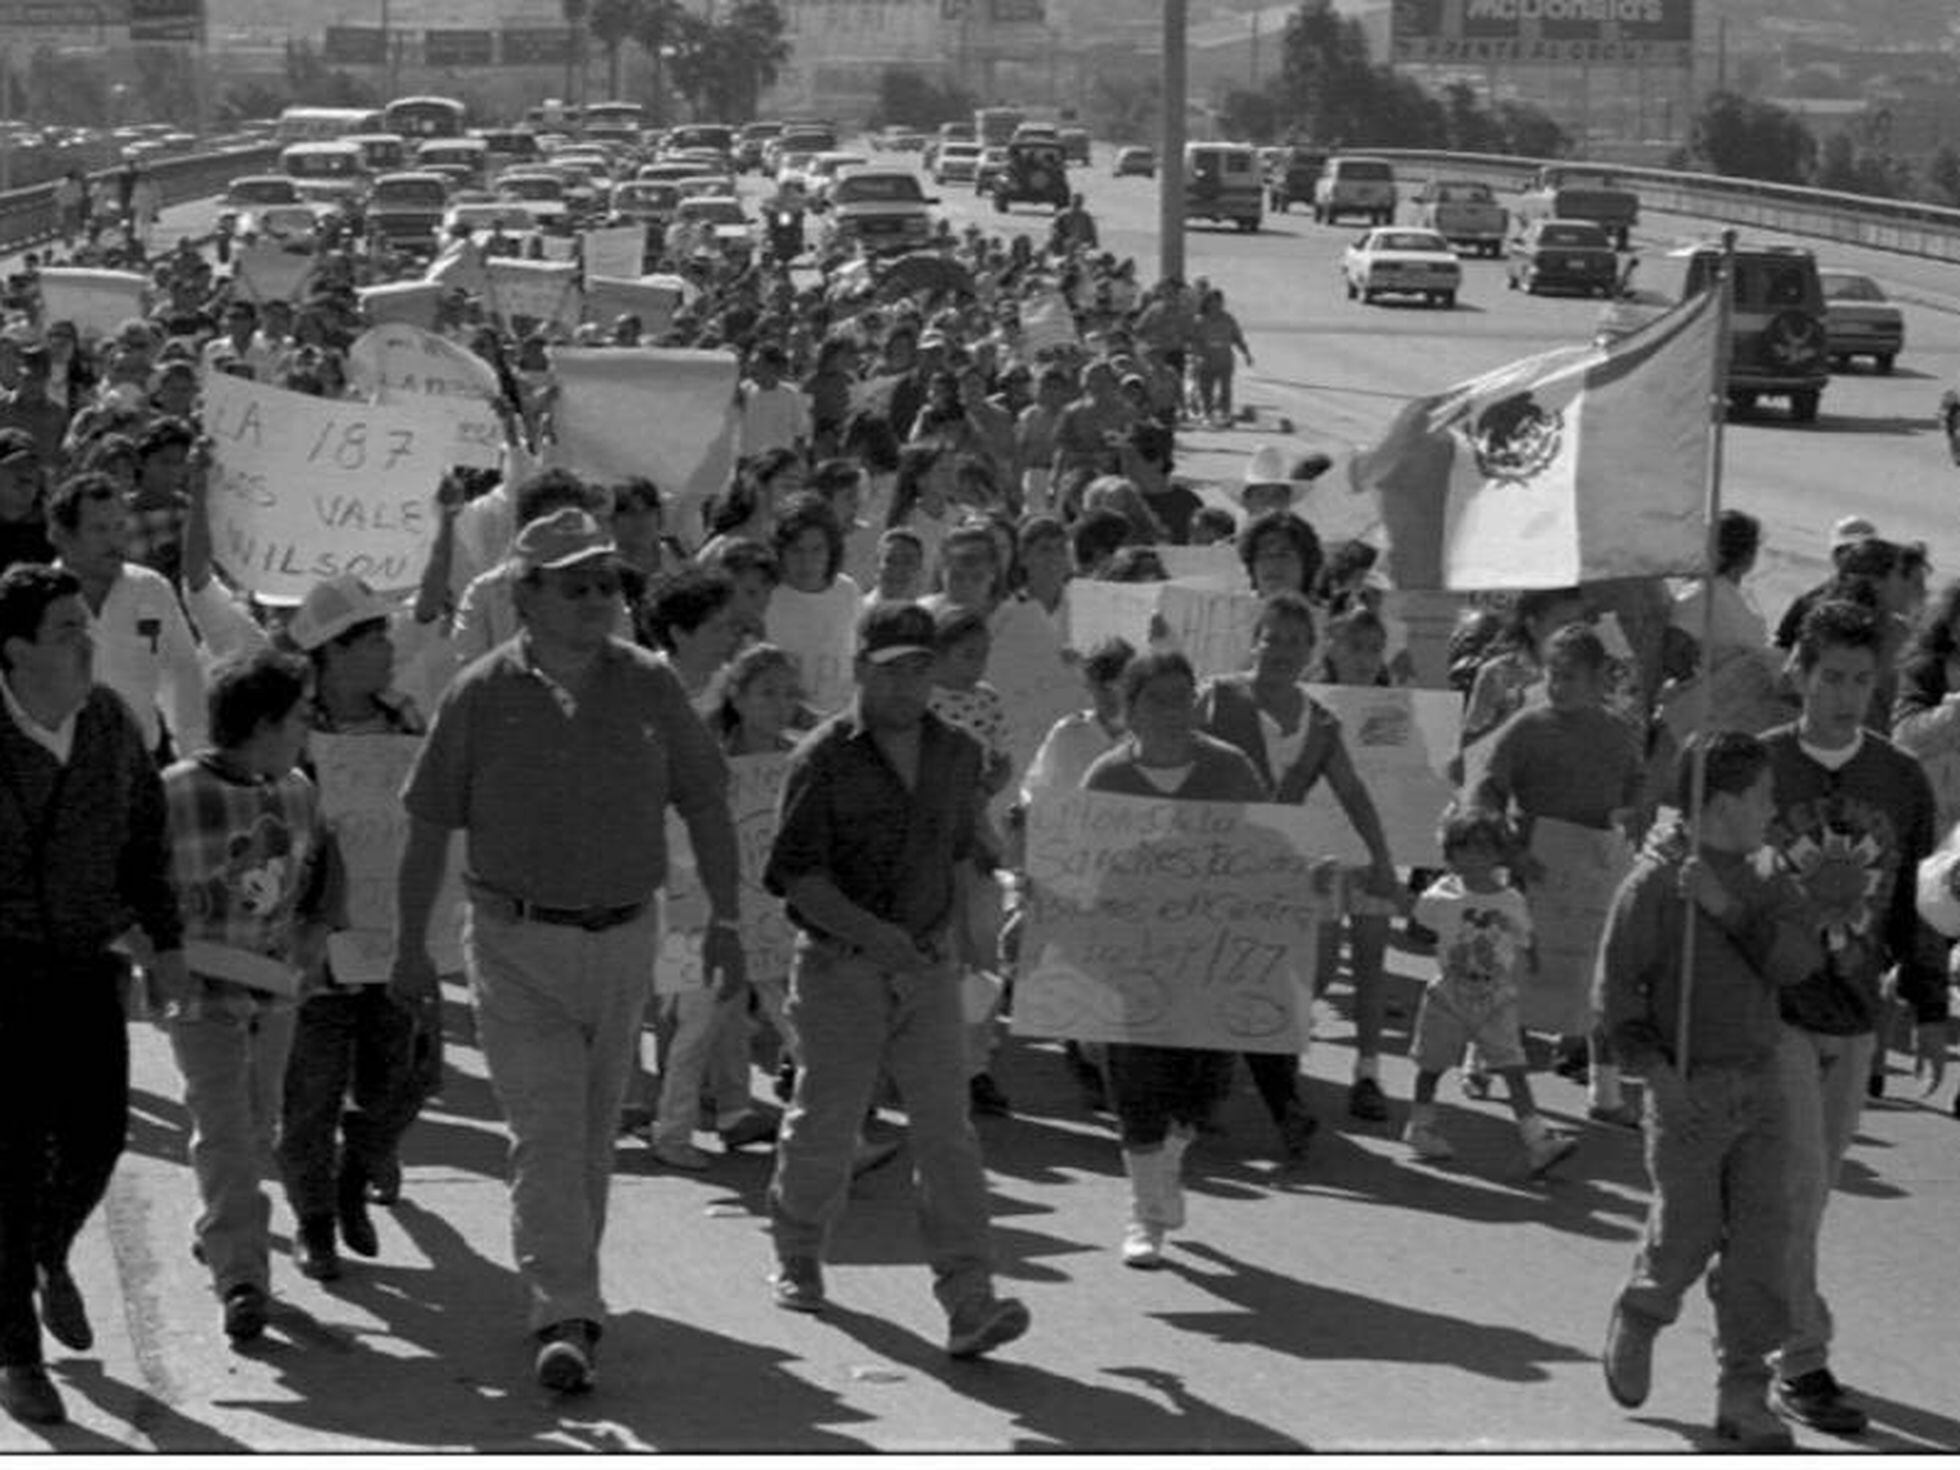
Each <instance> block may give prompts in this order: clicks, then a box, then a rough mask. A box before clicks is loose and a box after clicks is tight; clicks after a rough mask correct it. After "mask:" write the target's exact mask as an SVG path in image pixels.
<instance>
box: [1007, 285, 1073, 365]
mask: <svg viewBox="0 0 1960 1470" xmlns="http://www.w3.org/2000/svg"><path fill="white" fill-rule="evenodd" d="M1081 341H1082V339H1081V337H1080V336H1079V335H1078V334H1077V332H1076V330H1075V313H1074V312H1072V311H1070V310H1069V307H1068V302H1067V301H1065V300H1063V298H1062V293H1061V292H1059V291H1045V292H1043V293H1041V294H1040V295H1038V296H1035V297H1032V298H1030V299H1029V300H1028V301H1027V302H1026V303H1025V304H1024V305H1023V306H1022V307H1021V352H1022V354H1023V355H1024V356H1026V357H1030V358H1031V357H1033V356H1034V355H1035V354H1036V353H1038V352H1043V351H1047V350H1050V349H1053V348H1059V347H1077V346H1080V345H1081Z"/></svg>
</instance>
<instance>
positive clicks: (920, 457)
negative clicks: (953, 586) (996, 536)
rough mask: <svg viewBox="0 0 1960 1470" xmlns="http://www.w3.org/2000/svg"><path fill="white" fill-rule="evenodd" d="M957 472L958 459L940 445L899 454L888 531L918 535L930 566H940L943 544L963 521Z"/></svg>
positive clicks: (920, 446) (910, 448) (910, 447)
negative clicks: (955, 493) (905, 530)
mask: <svg viewBox="0 0 1960 1470" xmlns="http://www.w3.org/2000/svg"><path fill="white" fill-rule="evenodd" d="M956 468H957V467H956V464H955V460H954V457H953V456H952V455H951V454H949V453H947V451H946V450H945V449H944V448H943V447H942V446H941V445H938V444H907V445H906V446H905V447H904V448H903V449H901V450H899V452H898V481H897V483H896V484H895V485H894V486H893V487H892V501H891V509H890V510H888V511H887V512H886V513H885V527H886V529H887V530H889V529H890V528H891V527H893V526H908V527H910V528H911V529H912V530H914V531H917V532H918V533H919V541H920V543H921V549H922V550H923V551H924V552H925V558H926V565H927V566H934V565H937V563H938V561H939V544H940V543H941V542H942V541H944V540H945V539H946V533H947V532H948V531H950V530H952V529H953V526H954V525H955V524H956V523H957V521H958V519H959V517H958V514H957V512H956V510H955V508H954V506H953V482H954V479H955V477H956Z"/></svg>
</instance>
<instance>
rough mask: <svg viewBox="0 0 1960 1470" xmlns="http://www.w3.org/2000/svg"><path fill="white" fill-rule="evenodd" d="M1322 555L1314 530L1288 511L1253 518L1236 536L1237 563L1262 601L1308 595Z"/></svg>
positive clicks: (1317, 575)
mask: <svg viewBox="0 0 1960 1470" xmlns="http://www.w3.org/2000/svg"><path fill="white" fill-rule="evenodd" d="M1321 555H1322V553H1321V549H1320V537H1318V536H1317V535H1315V534H1314V529H1313V527H1312V526H1310V525H1308V524H1307V523H1306V522H1305V521H1303V520H1301V519H1300V518H1299V517H1298V516H1296V515H1293V514H1292V513H1291V512H1289V511H1283V510H1273V511H1267V512H1266V513H1265V514H1263V515H1259V516H1255V517H1254V518H1253V519H1252V520H1251V521H1250V522H1248V523H1247V525H1246V527H1245V529H1244V530H1242V531H1240V532H1239V560H1240V561H1241V562H1242V563H1243V564H1244V565H1245V574H1246V577H1247V579H1248V580H1249V581H1250V582H1251V583H1252V590H1253V591H1254V592H1255V593H1257V594H1258V595H1259V596H1261V597H1270V596H1272V595H1273V594H1274V593H1275V592H1297V593H1299V594H1300V595H1301V596H1303V597H1304V596H1306V595H1308V594H1309V593H1310V592H1311V591H1312V590H1313V585H1314V581H1315V579H1316V578H1318V577H1319V576H1320V565H1321Z"/></svg>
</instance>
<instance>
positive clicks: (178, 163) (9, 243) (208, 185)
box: [0, 143, 279, 254]
mask: <svg viewBox="0 0 1960 1470" xmlns="http://www.w3.org/2000/svg"><path fill="white" fill-rule="evenodd" d="M278 162H279V145H278V144H277V143H253V144H249V145H246V146H244V147H240V148H225V149H221V150H218V151H216V152H211V153H186V154H182V155H180V156H178V157H174V158H153V159H150V160H148V161H146V162H145V163H144V165H143V168H144V169H145V171H146V172H148V173H149V174H150V175H151V176H152V177H153V178H155V179H156V181H157V184H158V186H159V187H160V188H161V189H162V191H163V202H164V204H165V205H166V206H169V205H172V204H182V203H184V202H185V201H187V200H191V199H202V198H206V197H208V196H209V195H212V194H216V193H218V192H219V191H220V190H222V189H223V188H224V186H225V185H226V184H227V183H229V182H230V181H231V180H232V179H234V178H237V177H238V176H239V175H240V174H249V173H262V172H264V171H265V170H267V169H270V168H272V167H274V166H275V165H276V164H277V163H278ZM114 176H115V171H114V170H111V169H103V170H99V171H97V172H95V173H92V174H90V175H89V178H90V181H91V182H92V183H93V184H95V185H96V186H97V187H98V191H99V189H100V187H101V186H102V185H104V184H105V183H107V181H109V180H110V179H112V178H113V177H114ZM54 191H55V185H53V184H52V183H48V184H35V185H33V186H32V187H30V188H26V189H15V190H13V191H11V192H10V193H6V194H0V253H5V254H11V253H12V252H14V251H17V250H30V249H32V248H33V247H34V246H36V245H43V244H46V243H47V242H48V241H50V240H53V239H55V238H56V237H57V235H58V233H59V231H58V229H57V227H56V226H57V223H58V221H57V217H56V215H55V207H54ZM96 197H97V198H98V199H100V198H101V197H102V195H101V193H100V192H98V193H97V195H96Z"/></svg>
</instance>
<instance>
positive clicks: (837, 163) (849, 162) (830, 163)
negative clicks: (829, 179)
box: [811, 157, 867, 176]
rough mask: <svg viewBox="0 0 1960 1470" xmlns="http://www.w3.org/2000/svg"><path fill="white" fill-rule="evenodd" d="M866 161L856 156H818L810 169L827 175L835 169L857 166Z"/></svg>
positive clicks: (835, 170)
mask: <svg viewBox="0 0 1960 1470" xmlns="http://www.w3.org/2000/svg"><path fill="white" fill-rule="evenodd" d="M866 161H867V160H865V159H862V158H856V157H853V158H820V159H818V160H817V161H816V162H815V163H814V164H812V165H811V169H812V171H813V172H815V173H820V174H824V175H826V176H828V175H830V174H834V173H836V172H837V170H838V169H840V168H857V167H859V166H861V165H862V164H864V163H865V162H866Z"/></svg>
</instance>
